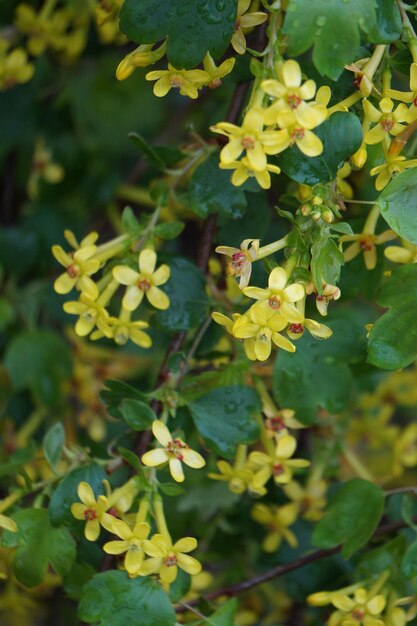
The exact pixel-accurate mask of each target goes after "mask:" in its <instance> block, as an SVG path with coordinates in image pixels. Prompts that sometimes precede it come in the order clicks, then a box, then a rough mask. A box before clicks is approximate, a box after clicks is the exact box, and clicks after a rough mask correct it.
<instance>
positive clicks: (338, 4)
mask: <svg viewBox="0 0 417 626" xmlns="http://www.w3.org/2000/svg"><path fill="white" fill-rule="evenodd" d="M376 6H377V3H376V1H375V0H347V1H346V0H332V1H331V2H328V0H314V2H311V0H290V1H289V3H288V8H287V14H286V17H285V21H284V33H285V34H286V35H288V39H289V46H288V54H289V56H290V57H291V56H298V55H299V54H302V53H303V52H305V51H306V50H308V49H309V48H311V46H314V49H313V62H314V65H315V66H316V68H317V69H318V71H319V72H320V73H321V74H323V75H324V76H328V77H329V78H332V79H333V80H337V79H338V78H339V76H340V74H341V73H342V71H343V68H344V66H345V65H347V64H348V63H352V61H354V60H355V59H356V58H357V54H358V52H359V46H360V30H362V31H364V32H365V33H369V32H371V31H372V30H373V29H375V25H376Z"/></svg>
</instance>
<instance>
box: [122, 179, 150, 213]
mask: <svg viewBox="0 0 417 626" xmlns="http://www.w3.org/2000/svg"><path fill="white" fill-rule="evenodd" d="M117 196H118V197H119V198H121V199H122V200H127V201H129V202H135V203H136V204H141V205H143V206H148V207H152V208H153V207H154V206H155V202H154V200H152V198H151V196H150V194H149V192H148V191H147V189H142V188H141V187H135V186H134V185H127V184H126V183H122V184H121V185H119V187H118V188H117Z"/></svg>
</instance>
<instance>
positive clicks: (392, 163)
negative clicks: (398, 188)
mask: <svg viewBox="0 0 417 626" xmlns="http://www.w3.org/2000/svg"><path fill="white" fill-rule="evenodd" d="M386 159H387V162H386V163H383V164H382V165H377V166H376V167H373V168H372V169H371V172H370V173H371V176H375V174H378V176H377V177H376V181H375V189H376V190H377V191H382V189H384V187H386V186H387V185H388V183H389V181H390V180H391V178H392V176H393V175H395V174H399V173H400V172H404V171H405V170H408V169H409V168H410V167H417V159H410V160H409V161H406V157H405V156H402V155H400V156H395V155H393V156H392V155H390V154H388V155H387V157H386Z"/></svg>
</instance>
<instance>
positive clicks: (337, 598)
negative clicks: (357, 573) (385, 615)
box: [328, 587, 387, 626]
mask: <svg viewBox="0 0 417 626" xmlns="http://www.w3.org/2000/svg"><path fill="white" fill-rule="evenodd" d="M330 598H331V600H330V601H331V603H332V604H333V606H334V607H336V609H338V610H337V611H336V612H335V613H333V614H332V615H331V616H330V619H329V622H328V623H329V624H331V625H332V626H338V625H339V624H352V626H353V624H355V625H357V626H383V625H384V624H385V621H384V620H383V619H382V618H381V613H382V611H383V610H384V609H385V606H386V603H387V599H386V597H385V596H384V595H382V594H379V595H373V596H372V595H371V596H370V594H369V592H368V591H367V590H366V589H364V588H362V587H361V588H359V589H356V590H355V591H354V592H353V597H350V596H349V595H348V594H347V593H343V590H341V591H339V592H337V591H336V592H334V593H332V594H331V596H330Z"/></svg>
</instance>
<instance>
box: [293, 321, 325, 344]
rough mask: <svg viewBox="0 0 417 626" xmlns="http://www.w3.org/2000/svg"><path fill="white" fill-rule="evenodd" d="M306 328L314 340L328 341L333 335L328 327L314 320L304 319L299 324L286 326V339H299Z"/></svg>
mask: <svg viewBox="0 0 417 626" xmlns="http://www.w3.org/2000/svg"><path fill="white" fill-rule="evenodd" d="M306 328H307V330H308V331H309V332H310V333H311V334H312V335H313V337H315V338H316V339H328V338H329V337H331V336H332V334H333V331H332V330H331V328H329V327H328V326H325V325H324V324H320V322H316V320H311V319H308V318H304V319H303V321H302V323H301V324H290V325H289V326H288V328H287V334H288V337H289V338H290V339H294V340H297V339H300V337H302V336H303V334H304V330H305V329H306Z"/></svg>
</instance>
